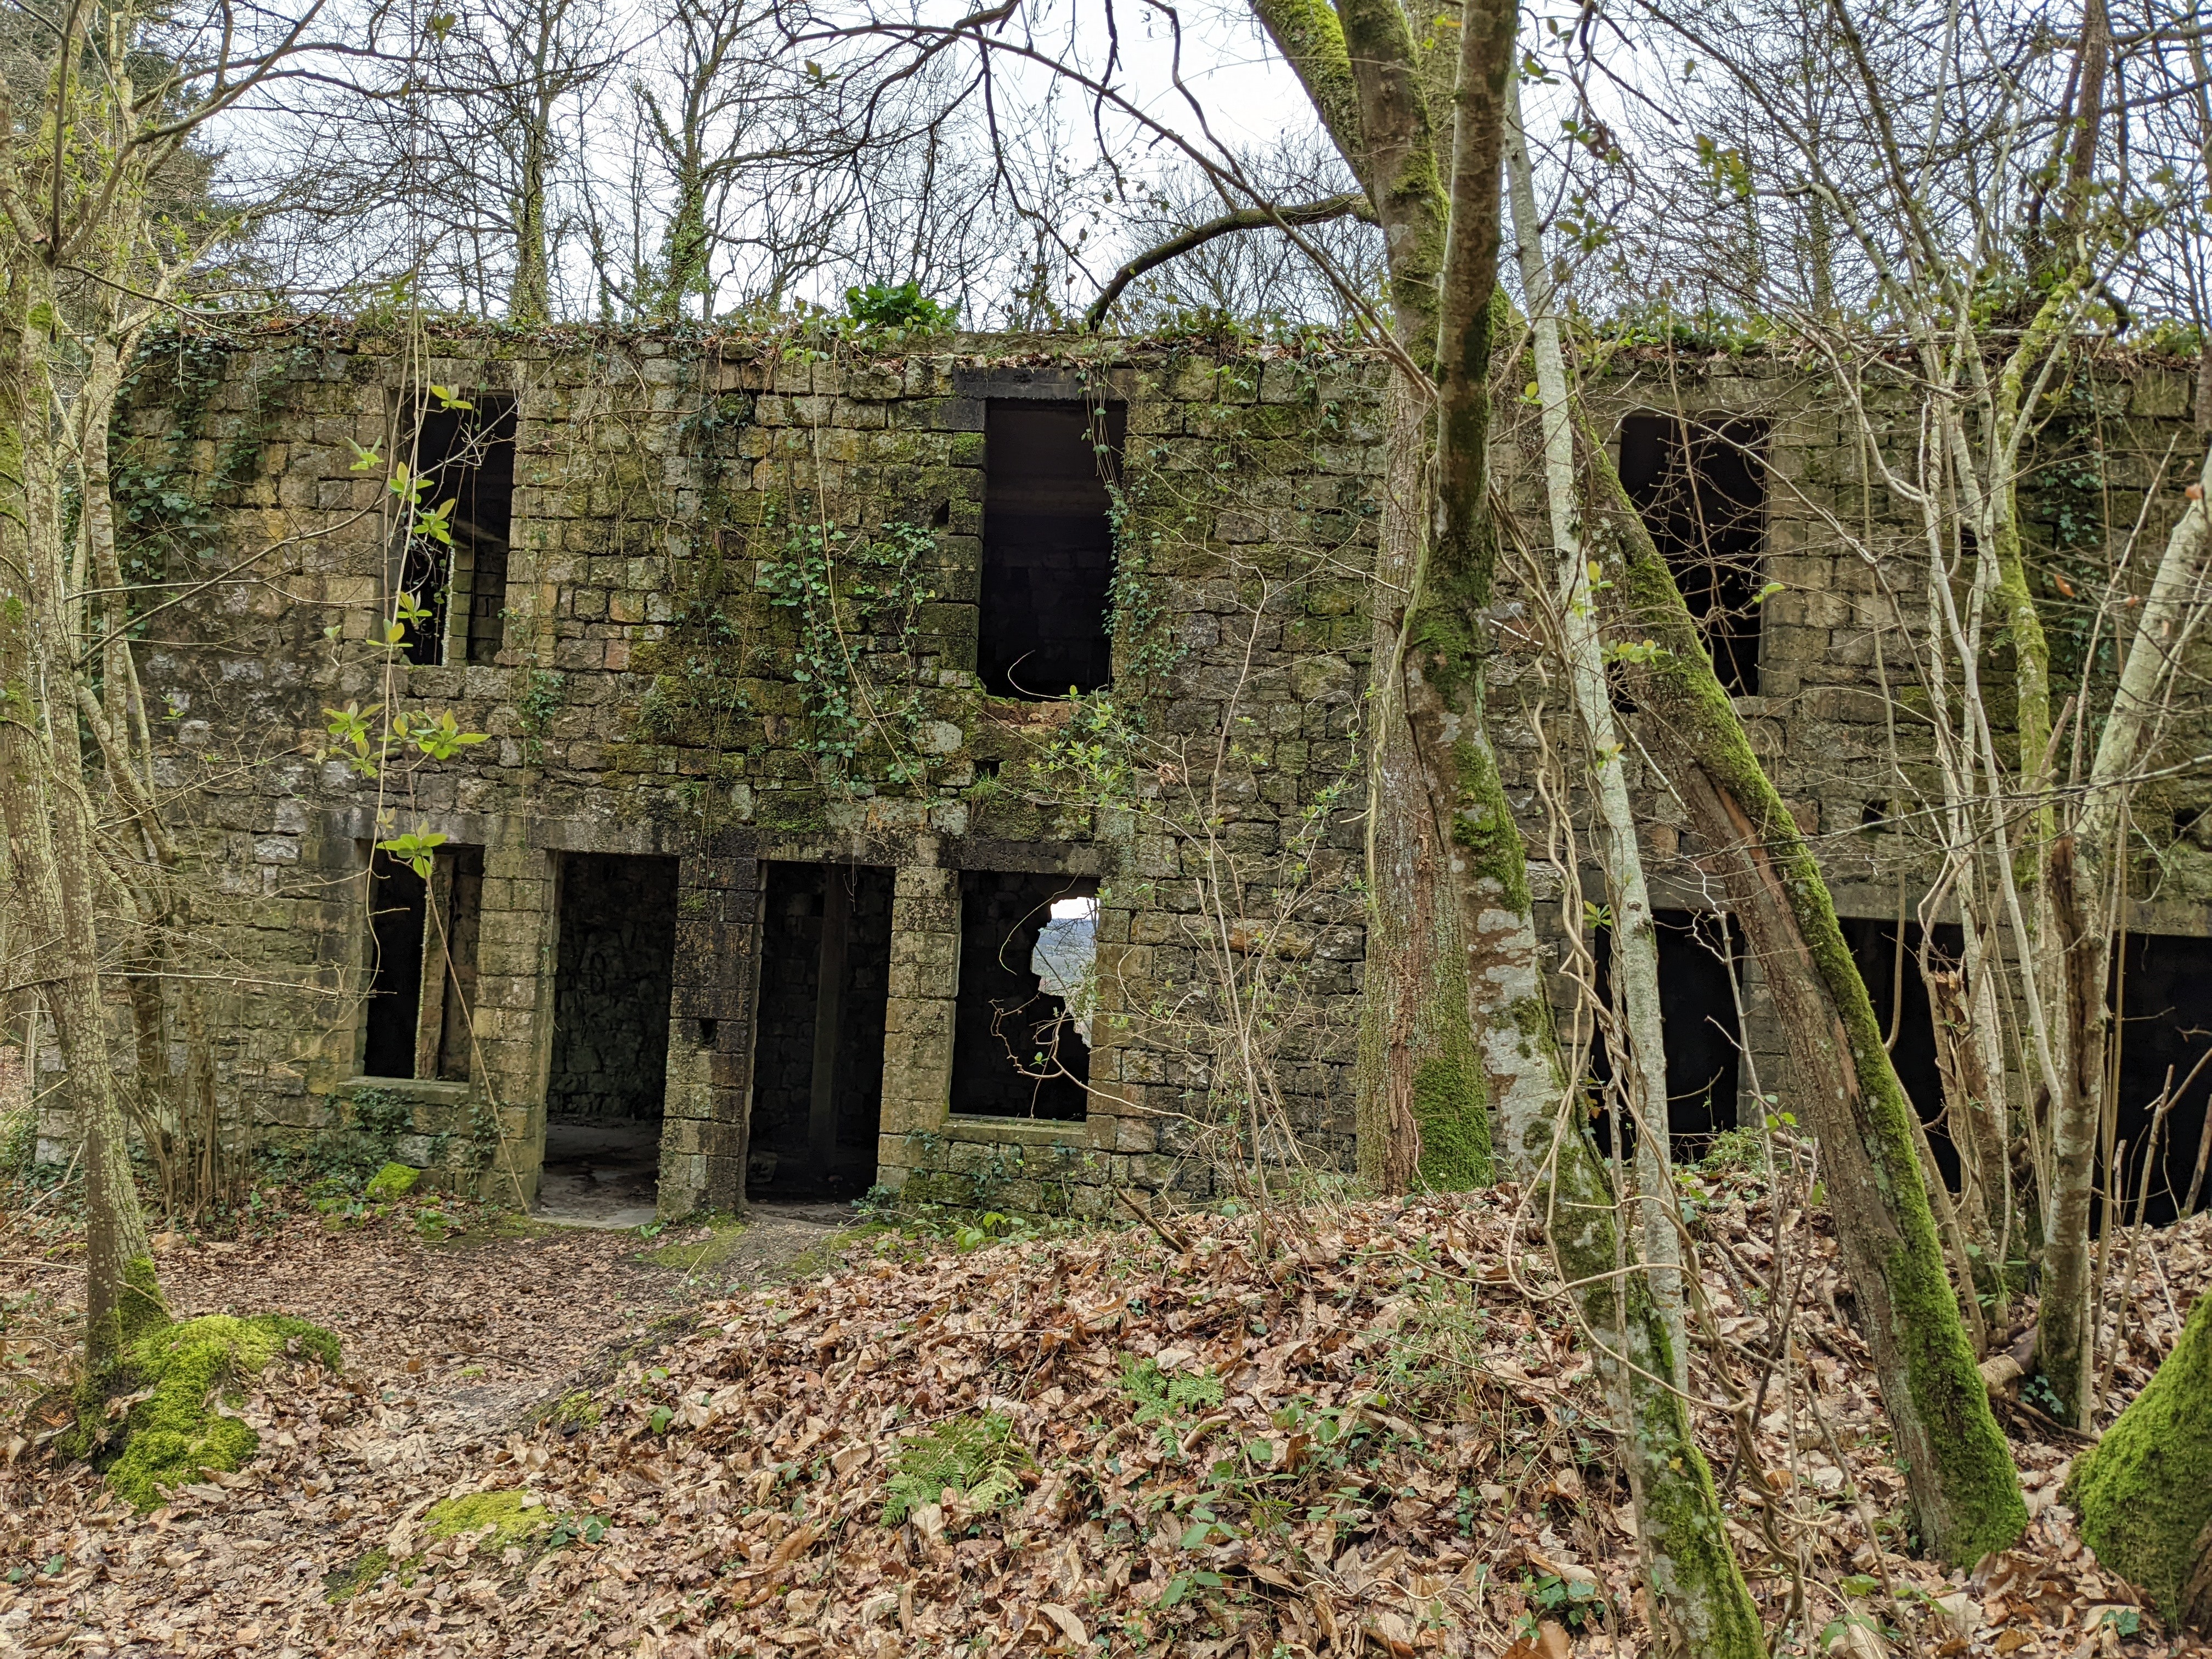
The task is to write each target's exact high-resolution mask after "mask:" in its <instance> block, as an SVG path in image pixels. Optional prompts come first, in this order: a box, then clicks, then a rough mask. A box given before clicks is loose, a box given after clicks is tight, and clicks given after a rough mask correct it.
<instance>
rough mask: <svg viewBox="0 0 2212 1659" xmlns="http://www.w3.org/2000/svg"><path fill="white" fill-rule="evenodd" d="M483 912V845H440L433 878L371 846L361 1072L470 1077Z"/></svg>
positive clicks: (454, 1080)
mask: <svg viewBox="0 0 2212 1659" xmlns="http://www.w3.org/2000/svg"><path fill="white" fill-rule="evenodd" d="M482 915H483V848H481V847H465V846H460V845H457V844H453V843H448V844H447V845H446V846H443V847H441V848H438V849H437V850H436V852H435V854H432V857H431V862H430V874H429V877H428V879H427V880H425V879H424V878H423V877H422V875H421V874H420V873H418V872H416V870H415V868H414V867H413V866H411V865H410V864H408V863H406V862H404V860H398V859H395V858H393V857H392V856H391V855H390V854H387V853H385V852H382V851H380V850H375V849H372V851H371V853H370V859H369V931H370V944H371V950H372V954H373V957H374V967H375V973H374V978H373V979H372V981H371V982H370V989H369V999H368V1012H367V1018H366V1020H365V1025H366V1031H365V1035H364V1039H363V1042H362V1075H363V1076H366V1077H383V1078H423V1079H437V1080H439V1081H441V1082H447V1083H466V1082H467V1081H468V1080H469V1077H470V1075H471V1061H472V1060H473V1059H474V1052H475V1045H474V1042H473V1041H472V1038H473V1034H474V1024H473V1022H474V1020H475V1018H476V1006H477V1002H476V996H477V933H478V928H479V923H480V921H481V919H482Z"/></svg>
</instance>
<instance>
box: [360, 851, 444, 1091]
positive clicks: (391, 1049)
mask: <svg viewBox="0 0 2212 1659" xmlns="http://www.w3.org/2000/svg"><path fill="white" fill-rule="evenodd" d="M427 904H428V889H427V887H426V886H425V884H424V883H423V880H422V877H420V876H418V875H416V873H415V872H414V869H413V868H412V867H411V866H409V865H406V864H404V863H402V862H401V861H400V860H398V859H395V858H393V857H392V855H391V854H388V853H386V852H382V851H378V850H372V851H371V852H370V854H369V855H368V927H369V942H370V949H371V951H372V952H373V955H374V961H373V963H372V964H371V965H372V976H371V978H370V980H369V987H368V1020H367V1024H368V1041H367V1042H366V1043H365V1044H364V1045H363V1048H362V1061H361V1069H362V1075H363V1076H364V1077H392V1078H401V1077H413V1076H414V1075H415V1035H416V1026H417V1024H418V1022H419V1020H420V1018H421V1014H422V928H423V921H424V913H425V909H426V908H427Z"/></svg>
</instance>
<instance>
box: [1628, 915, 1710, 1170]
mask: <svg viewBox="0 0 2212 1659" xmlns="http://www.w3.org/2000/svg"><path fill="white" fill-rule="evenodd" d="M1651 920H1652V923H1653V925H1654V927H1656V929H1657V931H1658V934H1659V1021H1660V1027H1661V1032H1662V1036H1663V1037H1664V1039H1665V1042H1666V1045H1667V1133H1668V1137H1669V1138H1670V1139H1674V1140H1676V1141H1678V1142H1682V1143H1686V1148H1685V1149H1686V1152H1687V1153H1688V1155H1689V1156H1692V1157H1695V1156H1697V1155H1698V1154H1697V1151H1696V1148H1697V1146H1698V1144H1699V1143H1700V1142H1702V1141H1705V1140H1709V1139H1711V1138H1712V1137H1713V1136H1714V1135H1716V1134H1717V1133H1720V1132H1721V1131H1722V1130H1723V1129H1730V1128H1734V1127H1735V1106H1736V1089H1737V1076H1738V1072H1739V1070H1740V1068H1741V1064H1742V1060H1743V1044H1742V1034H1741V1029H1740V1027H1739V1024H1738V1022H1737V1019H1736V994H1735V981H1734V980H1733V979H1732V978H1731V977H1730V975H1731V974H1732V972H1735V971H1738V970H1739V969H1738V967H1737V965H1738V964H1740V963H1741V961H1742V945H1741V940H1740V938H1739V934H1738V930H1737V927H1736V921H1735V917H1733V916H1729V915H1721V914H1720V913H1718V912H1717V911H1710V910H1654V911H1653V912H1652V913H1651ZM1591 955H1592V956H1594V957H1595V958H1596V962H1597V991H1598V995H1599V996H1601V997H1610V996H1611V995H1612V994H1613V992H1612V977H1613V930H1612V929H1611V928H1609V927H1600V928H1598V929H1596V930H1595V936H1594V938H1593V939H1592V940H1591ZM1590 1070H1591V1073H1593V1075H1594V1076H1595V1079H1597V1081H1598V1082H1599V1083H1600V1084H1603V1083H1605V1082H1607V1081H1609V1080H1610V1079H1611V1078H1612V1076H1613V1062H1612V1060H1611V1057H1610V1056H1609V1055H1607V1053H1606V1049H1605V1042H1604V1039H1603V1037H1602V1036H1600V1038H1599V1040H1598V1042H1596V1043H1595V1045H1593V1048H1592V1050H1591V1055H1590ZM1610 1133H1611V1131H1610V1128H1609V1126H1608V1125H1607V1121H1606V1120H1605V1119H1604V1118H1602V1117H1601V1119H1600V1121H1599V1127H1598V1139H1599V1144H1600V1145H1601V1146H1610V1145H1611V1142H1610V1140H1609V1139H1608V1136H1609V1134H1610ZM1633 1139H1634V1137H1633V1136H1630V1137H1629V1138H1628V1139H1626V1140H1624V1142H1623V1149H1624V1150H1626V1147H1627V1146H1628V1145H1630V1144H1631V1143H1632V1141H1633Z"/></svg>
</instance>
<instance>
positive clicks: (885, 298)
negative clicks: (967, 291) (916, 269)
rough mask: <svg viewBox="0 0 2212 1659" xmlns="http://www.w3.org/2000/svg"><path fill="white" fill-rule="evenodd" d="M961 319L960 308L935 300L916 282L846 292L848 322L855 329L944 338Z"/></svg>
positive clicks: (847, 290) (852, 289) (851, 289)
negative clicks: (946, 332) (933, 335)
mask: <svg viewBox="0 0 2212 1659" xmlns="http://www.w3.org/2000/svg"><path fill="white" fill-rule="evenodd" d="M959 315H960V307H959V306H958V304H957V302H956V303H952V304H947V303H946V302H945V301H941V300H933V299H932V298H930V296H929V295H927V294H924V293H923V292H922V291H921V283H915V282H906V283H899V284H898V285H897V286H896V287H893V286H892V285H891V284H890V283H868V284H867V285H866V287H865V288H848V289H846V290H845V319H846V321H847V322H848V323H849V324H850V325H852V326H853V327H854V328H855V329H860V330H869V331H880V332H884V333H898V334H941V333H944V332H945V331H946V330H948V329H950V328H951V327H952V325H953V324H954V323H955V322H956V321H957V319H958V318H959Z"/></svg>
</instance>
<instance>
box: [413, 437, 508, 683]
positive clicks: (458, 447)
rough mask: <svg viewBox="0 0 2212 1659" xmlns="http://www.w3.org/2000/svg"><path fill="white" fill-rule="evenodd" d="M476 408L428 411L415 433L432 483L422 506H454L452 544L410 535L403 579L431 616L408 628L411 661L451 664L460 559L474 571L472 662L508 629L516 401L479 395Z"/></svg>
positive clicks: (486, 654)
mask: <svg viewBox="0 0 2212 1659" xmlns="http://www.w3.org/2000/svg"><path fill="white" fill-rule="evenodd" d="M470 401H471V402H472V403H473V404H474V405H475V407H473V408H471V409H459V408H453V409H447V408H443V407H440V408H433V409H426V410H423V412H422V422H421V425H420V426H419V427H418V428H417V429H416V443H415V470H416V472H417V473H418V474H419V475H420V476H422V477H426V478H428V480H429V481H430V482H429V484H428V488H426V489H424V490H423V491H422V507H425V508H426V509H427V508H433V507H441V506H443V505H444V504H445V503H446V502H447V501H451V502H452V503H453V507H452V510H451V513H449V515H448V518H447V525H448V534H449V535H450V536H451V538H452V541H451V544H450V545H449V544H447V543H444V542H441V541H439V540H438V539H437V538H435V537H433V536H410V537H409V538H407V557H406V562H405V565H404V568H403V570H402V572H401V575H400V586H401V589H402V591H404V592H409V593H412V594H413V595H414V596H415V601H416V605H419V606H420V607H421V608H422V609H423V610H425V611H428V612H429V613H430V614H429V615H428V617H425V618H424V619H422V622H421V623H416V624H410V625H409V626H408V629H407V641H406V645H405V647H404V648H405V651H406V655H407V659H408V661H410V662H415V663H441V662H443V661H444V660H445V659H446V652H447V636H448V629H447V611H448V609H449V607H450V605H451V604H452V600H453V593H454V589H455V586H456V584H455V580H454V577H455V574H456V572H455V567H456V561H457V557H459V558H465V563H466V568H467V571H468V573H469V574H468V579H467V582H466V587H467V592H468V605H469V614H468V626H467V629H466V633H465V636H464V637H465V653H466V659H467V660H468V661H470V662H472V663H489V662H492V661H494V660H495V659H497V657H498V655H499V648H500V646H501V643H502V641H503V639H504V636H505V632H506V626H507V624H506V610H507V543H508V538H509V537H510V536H511V534H512V533H513V526H514V425H515V411H514V399H513V398H498V397H487V396H479V397H477V398H472V399H471V400H470Z"/></svg>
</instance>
